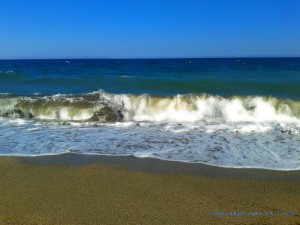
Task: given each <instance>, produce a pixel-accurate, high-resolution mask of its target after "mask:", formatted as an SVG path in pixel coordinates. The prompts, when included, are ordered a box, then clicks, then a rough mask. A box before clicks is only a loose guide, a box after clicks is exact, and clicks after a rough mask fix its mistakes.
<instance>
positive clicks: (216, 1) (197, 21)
mask: <svg viewBox="0 0 300 225" xmlns="http://www.w3.org/2000/svg"><path fill="white" fill-rule="evenodd" d="M235 56H236V57H243V56H244V57H247V56H251V57H255V56H275V57H276V56H300V0H190V1H189V0H181V1H177V0H157V1H155V0H131V1H130V0H123V1H120V0H119V1H118V0H106V1H104V0H98V1H96V0H0V59H10V58H161V57H177V58H178V57H235Z"/></svg>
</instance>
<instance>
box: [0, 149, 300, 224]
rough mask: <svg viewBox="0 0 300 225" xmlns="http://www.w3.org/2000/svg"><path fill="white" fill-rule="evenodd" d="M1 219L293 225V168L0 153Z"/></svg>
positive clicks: (299, 214)
mask: <svg viewBox="0 0 300 225" xmlns="http://www.w3.org/2000/svg"><path fill="white" fill-rule="evenodd" d="M213 212H223V213H224V215H213ZM234 213H240V215H233V214H234ZM242 213H244V215H241V214H242ZM251 213H261V214H264V215H249V214H251ZM271 213H272V215H271ZM0 224H13V225H17V224H114V225H117V224H147V225H148V224H153V225H154V224H155V225H156V224H183V225H185V224H203V225H210V224H212V225H216V224H222V225H225V224H230V225H232V224H258V225H263V224H276V225H281V224H282V225H289V224H294V225H296V224H298V225H299V224H300V171H289V172H282V171H268V170H253V169H225V168H218V167H212V166H206V165H201V164H184V163H177V162H165V161H161V160H155V159H136V158H133V157H105V156H82V155H73V154H65V155H61V156H47V157H33V158H32V157H28V158H20V157H0Z"/></svg>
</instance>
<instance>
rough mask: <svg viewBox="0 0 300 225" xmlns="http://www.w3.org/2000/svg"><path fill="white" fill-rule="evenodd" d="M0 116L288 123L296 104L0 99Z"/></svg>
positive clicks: (299, 108)
mask: <svg viewBox="0 0 300 225" xmlns="http://www.w3.org/2000/svg"><path fill="white" fill-rule="evenodd" d="M0 116H1V117H9V118H25V119H40V120H54V121H100V122H121V121H153V122H161V121H167V122H194V121H220V122H222V121H223V122H293V123H300V101H299V100H294V99H293V100H292V99H279V98H275V97H265V96H230V97H222V96H217V95H207V94H186V95H179V94H178V95H174V96H152V95H148V94H143V95H132V94H111V93H106V92H104V91H97V92H91V93H87V94H82V95H62V94H57V95H51V96H43V97H41V96H34V95H33V96H30V97H14V96H8V95H2V94H1V95H0Z"/></svg>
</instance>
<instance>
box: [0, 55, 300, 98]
mask: <svg viewBox="0 0 300 225" xmlns="http://www.w3.org/2000/svg"><path fill="white" fill-rule="evenodd" d="M99 89H102V90H104V91H106V92H110V93H116V94H119V93H132V94H142V93H148V94H152V95H174V94H186V93H208V94H214V95H255V96H256V95H263V96H274V97H280V98H293V99H300V58H226V59H138V60H134V59H128V60H125V59H120V60H118V59H114V60H110V59H83V60H77V59H76V60H74V59H73V60H67V59H64V60H60V59H58V60H0V93H12V94H16V95H32V94H33V93H42V94H44V95H49V94H57V93H69V94H70V93H73V94H80V93H88V92H92V91H97V90H99Z"/></svg>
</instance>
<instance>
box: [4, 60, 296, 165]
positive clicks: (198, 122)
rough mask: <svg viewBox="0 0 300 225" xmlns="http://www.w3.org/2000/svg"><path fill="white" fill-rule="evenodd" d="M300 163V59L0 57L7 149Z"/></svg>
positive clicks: (213, 162) (17, 152)
mask: <svg viewBox="0 0 300 225" xmlns="http://www.w3.org/2000/svg"><path fill="white" fill-rule="evenodd" d="M66 152H74V153H78V154H105V155H118V156H122V155H132V156H135V157H153V158H159V159H163V160H176V161H182V162H188V163H205V164H209V165H215V166H222V167H234V168H265V169H274V170H299V169H300V58H227V59H145V60H143V59H139V60H133V59H131V60H117V59H114V60H108V59H103V60H74V59H72V60H0V155H25V156H37V155H49V154H62V153H66Z"/></svg>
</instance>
